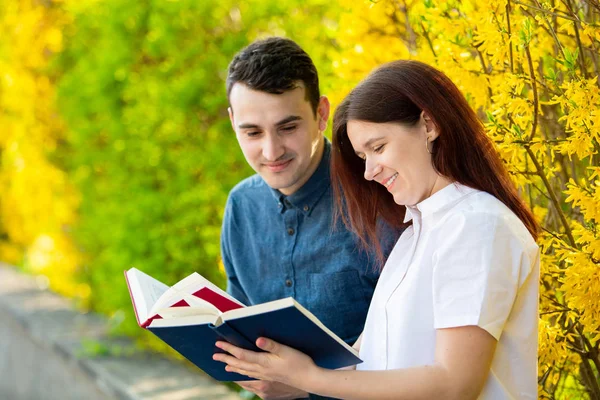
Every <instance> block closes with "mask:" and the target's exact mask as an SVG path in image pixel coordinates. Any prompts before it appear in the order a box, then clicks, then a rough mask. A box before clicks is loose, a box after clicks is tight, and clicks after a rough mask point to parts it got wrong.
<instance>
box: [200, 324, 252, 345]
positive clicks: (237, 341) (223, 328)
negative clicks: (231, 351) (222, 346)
mask: <svg viewBox="0 0 600 400" xmlns="http://www.w3.org/2000/svg"><path fill="white" fill-rule="evenodd" d="M209 326H210V328H211V329H212V330H214V331H215V332H217V334H218V335H219V336H222V337H223V338H224V339H225V340H227V341H228V342H229V343H231V344H233V345H235V346H237V347H241V348H243V349H246V350H252V351H262V350H261V349H259V348H258V347H256V345H255V344H254V342H253V340H250V339H248V338H247V337H246V336H244V335H243V334H241V333H240V332H238V331H237V330H236V329H235V328H233V327H231V325H229V324H228V323H227V321H225V322H223V323H222V324H221V325H219V326H215V325H213V324H210V325H209Z"/></svg>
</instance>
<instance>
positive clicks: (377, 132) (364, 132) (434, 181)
mask: <svg viewBox="0 0 600 400" xmlns="http://www.w3.org/2000/svg"><path fill="white" fill-rule="evenodd" d="M347 128H348V138H349V139H350V142H351V143H352V147H353V148H354V151H355V152H356V154H357V155H358V156H359V157H360V158H362V159H363V160H365V179H367V180H374V181H376V182H377V183H380V184H381V185H383V186H384V187H385V188H386V189H387V190H388V191H389V192H390V193H391V194H392V195H393V196H394V201H395V202H396V203H397V204H399V205H404V206H407V205H415V204H417V203H419V202H421V201H423V200H425V199H426V198H427V197H429V196H431V194H433V193H435V192H436V191H437V190H439V189H441V188H442V187H444V186H446V185H447V183H449V182H448V180H446V179H445V178H443V177H442V176H440V175H439V174H438V173H437V172H436V171H435V169H434V168H433V164H432V160H431V154H430V153H429V152H428V150H427V148H426V147H425V140H426V139H428V140H429V149H430V150H431V149H432V148H433V147H434V144H433V140H435V138H437V131H436V129H435V128H434V126H433V124H432V123H431V121H429V120H428V118H427V117H425V116H424V115H422V116H421V118H420V119H419V121H418V122H417V124H416V125H414V126H411V127H407V126H404V125H401V124H398V123H393V122H388V123H374V122H366V121H358V120H351V121H349V122H348V126H347ZM440 184H443V186H441V187H440Z"/></svg>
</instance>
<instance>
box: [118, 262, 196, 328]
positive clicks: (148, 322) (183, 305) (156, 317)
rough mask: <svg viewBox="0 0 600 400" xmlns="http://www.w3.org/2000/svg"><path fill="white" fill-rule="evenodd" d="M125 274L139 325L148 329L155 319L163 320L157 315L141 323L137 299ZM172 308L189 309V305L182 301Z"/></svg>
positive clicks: (125, 272)
mask: <svg viewBox="0 0 600 400" xmlns="http://www.w3.org/2000/svg"><path fill="white" fill-rule="evenodd" d="M123 272H124V274H125V282H127V290H129V297H131V302H132V303H133V311H134V313H135V319H136V320H137V323H138V325H139V326H140V327H142V328H147V327H148V325H150V323H151V322H152V321H154V320H155V319H162V317H161V316H160V315H158V314H156V315H155V316H153V317H150V318H148V319H147V320H146V321H144V322H143V323H142V322H141V321H140V316H139V315H138V311H137V306H136V304H135V299H134V298H133V294H132V292H131V285H130V284H129V278H128V277H127V271H123ZM171 307H189V304H188V303H187V302H186V301H185V300H180V301H178V302H177V303H175V304H173V305H172V306H171Z"/></svg>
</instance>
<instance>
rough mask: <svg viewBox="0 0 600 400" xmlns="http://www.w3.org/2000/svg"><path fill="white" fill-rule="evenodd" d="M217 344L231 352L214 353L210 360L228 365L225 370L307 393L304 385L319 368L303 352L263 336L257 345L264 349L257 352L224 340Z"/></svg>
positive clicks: (306, 384)
mask: <svg viewBox="0 0 600 400" xmlns="http://www.w3.org/2000/svg"><path fill="white" fill-rule="evenodd" d="M216 346H217V347H218V348H220V349H222V350H225V351H226V352H228V353H229V354H231V355H228V354H221V353H217V354H215V355H213V359H214V360H217V361H221V362H224V363H226V364H227V366H226V367H225V370H226V371H228V372H237V373H238V374H242V375H246V376H249V377H251V378H256V379H261V380H265V381H277V382H282V383H285V384H286V385H289V386H293V387H296V388H300V389H303V390H306V391H307V392H310V390H308V389H307V386H310V382H311V380H312V378H313V377H314V376H316V373H317V372H318V369H319V367H317V366H316V365H315V363H314V362H313V360H312V359H311V358H310V357H309V356H307V355H306V354H304V353H301V352H299V351H298V350H295V349H292V348H291V347H288V346H285V345H283V344H280V343H277V342H275V341H273V340H270V339H266V338H258V339H257V340H256V346H257V347H258V348H259V349H261V350H264V351H265V352H264V353H257V352H254V351H250V350H244V349H241V348H239V347H236V346H234V345H232V344H230V343H227V342H220V341H219V342H217V343H216Z"/></svg>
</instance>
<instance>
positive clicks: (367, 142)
mask: <svg viewBox="0 0 600 400" xmlns="http://www.w3.org/2000/svg"><path fill="white" fill-rule="evenodd" d="M381 139H384V136H379V137H374V138H371V139H369V140H367V141H366V142H365V144H363V148H365V149H366V148H368V147H370V146H371V145H372V144H373V143H375V142H376V141H378V140H381ZM354 153H355V154H356V155H357V156H358V155H360V154H362V152H361V151H355V152H354Z"/></svg>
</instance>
